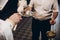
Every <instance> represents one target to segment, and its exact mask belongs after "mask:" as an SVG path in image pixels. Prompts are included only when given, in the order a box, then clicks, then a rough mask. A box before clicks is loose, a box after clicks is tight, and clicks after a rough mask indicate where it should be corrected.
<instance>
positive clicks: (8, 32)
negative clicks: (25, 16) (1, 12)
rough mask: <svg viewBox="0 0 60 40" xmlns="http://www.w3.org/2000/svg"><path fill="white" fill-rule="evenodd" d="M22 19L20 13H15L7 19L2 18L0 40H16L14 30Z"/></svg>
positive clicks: (0, 21)
mask: <svg viewBox="0 0 60 40" xmlns="http://www.w3.org/2000/svg"><path fill="white" fill-rule="evenodd" d="M21 19H22V18H21V16H20V15H19V14H18V13H14V14H13V15H11V16H10V17H9V18H8V19H6V20H1V19H0V40H14V39H13V33H12V30H13V28H14V26H15V25H16V24H18V23H19V22H20V21H21Z"/></svg>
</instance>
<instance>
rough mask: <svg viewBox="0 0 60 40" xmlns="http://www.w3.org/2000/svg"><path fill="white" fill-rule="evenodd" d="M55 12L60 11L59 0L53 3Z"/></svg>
mask: <svg viewBox="0 0 60 40" xmlns="http://www.w3.org/2000/svg"><path fill="white" fill-rule="evenodd" d="M53 12H59V7H58V0H54V3H53Z"/></svg>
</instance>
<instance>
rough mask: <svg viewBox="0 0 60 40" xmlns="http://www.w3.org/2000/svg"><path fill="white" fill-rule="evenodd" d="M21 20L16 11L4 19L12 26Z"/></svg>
mask: <svg viewBox="0 0 60 40" xmlns="http://www.w3.org/2000/svg"><path fill="white" fill-rule="evenodd" d="M21 20H22V18H21V16H20V15H19V14H18V13H14V14H13V15H11V16H10V17H9V18H8V19H6V20H5V21H6V22H8V23H9V24H11V26H12V28H13V27H14V26H15V25H16V24H18V23H19V22H20V21H21Z"/></svg>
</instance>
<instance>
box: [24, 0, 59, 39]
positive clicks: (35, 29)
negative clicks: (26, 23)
mask: <svg viewBox="0 0 60 40" xmlns="http://www.w3.org/2000/svg"><path fill="white" fill-rule="evenodd" d="M32 7H34V10H35V12H34V13H33V14H32V17H33V19H32V40H39V35H40V31H41V33H42V40H48V38H47V35H46V32H47V31H50V28H51V25H54V24H55V19H56V17H57V15H58V11H59V10H58V0H31V1H30V4H29V5H28V7H27V8H26V9H25V11H28V10H29V11H31V10H32Z"/></svg>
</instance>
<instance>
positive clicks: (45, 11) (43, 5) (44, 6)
mask: <svg viewBox="0 0 60 40" xmlns="http://www.w3.org/2000/svg"><path fill="white" fill-rule="evenodd" d="M33 5H34V9H35V11H36V12H37V14H39V16H38V17H35V16H33V17H34V18H36V19H39V20H46V19H49V18H51V17H52V13H53V12H58V11H59V9H58V0H31V1H30V4H29V6H30V7H33Z"/></svg>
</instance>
